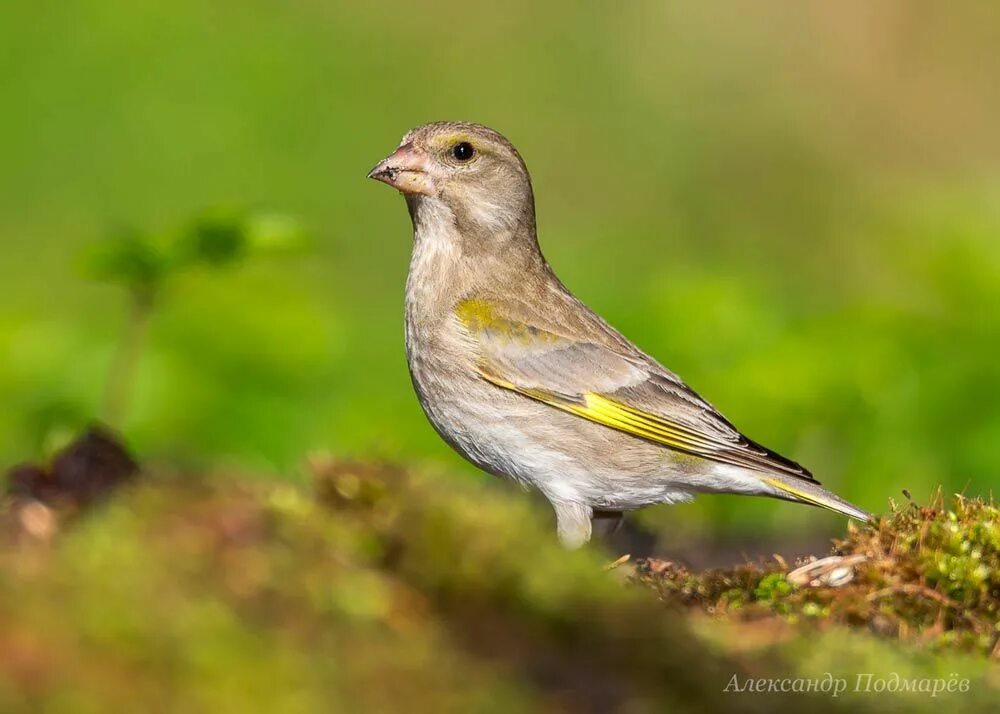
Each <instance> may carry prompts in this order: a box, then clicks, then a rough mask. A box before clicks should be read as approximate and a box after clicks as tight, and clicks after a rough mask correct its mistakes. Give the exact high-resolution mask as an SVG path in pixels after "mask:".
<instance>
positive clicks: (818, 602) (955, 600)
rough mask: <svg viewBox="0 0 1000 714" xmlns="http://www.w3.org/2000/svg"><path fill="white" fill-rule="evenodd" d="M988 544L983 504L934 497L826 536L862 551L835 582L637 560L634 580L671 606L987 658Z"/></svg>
mask: <svg viewBox="0 0 1000 714" xmlns="http://www.w3.org/2000/svg"><path fill="white" fill-rule="evenodd" d="M998 545H1000V513H998V509H997V507H996V506H995V505H994V504H993V503H992V502H990V501H984V500H979V499H966V498H963V497H961V496H956V497H955V498H954V499H953V501H952V502H951V503H950V504H949V506H948V508H945V505H944V502H943V499H942V498H941V497H940V496H939V497H938V498H937V499H935V502H934V503H933V504H932V505H931V506H930V507H920V506H918V505H916V504H912V503H911V504H909V505H907V506H906V507H904V508H901V509H895V510H894V512H893V513H892V514H891V515H890V516H888V517H886V518H884V519H882V521H881V522H880V523H879V524H878V526H873V527H863V528H857V527H853V526H852V529H851V530H850V532H849V534H848V537H847V538H845V539H844V540H840V541H835V542H834V547H833V553H834V554H836V555H840V556H854V555H861V556H865V558H866V560H865V561H864V562H863V563H861V564H860V565H857V566H855V567H854V577H853V579H852V580H851V581H850V582H848V583H846V584H844V585H841V586H839V587H834V586H830V585H821V586H819V587H811V586H806V587H795V586H793V585H792V584H791V583H790V582H789V581H788V579H787V578H786V576H787V574H788V568H786V567H784V566H783V564H782V563H780V562H772V563H761V564H747V565H744V566H740V567H737V568H733V569H729V570H710V571H706V572H704V573H699V574H692V573H690V572H689V571H687V570H686V569H684V568H680V567H678V566H676V565H674V564H672V563H664V562H661V561H644V562H641V563H640V564H639V567H638V571H637V580H638V581H639V582H641V583H643V584H645V585H647V586H649V587H651V588H653V590H654V591H655V592H656V593H657V594H658V595H659V597H660V598H661V600H662V601H663V602H665V603H668V604H671V605H674V606H677V605H680V606H684V607H687V608H697V609H701V610H704V611H706V612H708V613H714V614H718V613H727V612H728V613H734V614H737V615H738V616H739V618H741V619H743V620H744V621H751V620H758V619H759V618H761V617H767V616H781V617H784V618H785V619H790V620H793V621H795V622H805V621H808V622H810V623H812V625H811V626H813V627H818V628H828V627H836V626H842V625H848V626H852V627H855V628H865V629H867V630H869V631H872V632H875V633H878V634H880V635H883V636H887V637H890V638H894V639H900V640H906V641H908V642H911V643H914V644H917V645H919V646H920V647H924V648H927V649H930V650H932V651H945V650H948V651H961V652H968V653H976V654H980V655H992V656H994V657H996V656H1000V644H998V639H1000V629H998V627H997V622H998V619H1000V547H998ZM734 586H735V587H734ZM734 604H738V607H734ZM737 611H738V612H737Z"/></svg>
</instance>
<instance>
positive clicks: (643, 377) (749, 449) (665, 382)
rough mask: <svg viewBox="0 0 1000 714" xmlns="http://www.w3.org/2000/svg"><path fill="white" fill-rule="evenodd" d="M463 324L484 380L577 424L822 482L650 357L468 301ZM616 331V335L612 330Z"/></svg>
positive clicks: (458, 313)
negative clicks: (590, 423)
mask: <svg viewBox="0 0 1000 714" xmlns="http://www.w3.org/2000/svg"><path fill="white" fill-rule="evenodd" d="M456 317H457V319H458V320H459V321H460V322H461V324H462V325H463V327H464V328H465V331H466V332H467V334H468V335H469V337H470V338H471V339H472V341H473V343H474V348H475V349H476V352H477V354H478V369H479V373H480V375H481V376H482V378H483V379H485V380H487V381H489V382H491V383H492V384H494V385H496V386H498V387H501V388H503V389H509V390H512V391H515V392H518V393H520V394H523V395H524V396H526V397H530V398H532V399H536V400H538V401H540V402H544V403H545V404H548V405H550V406H552V407H555V408H557V409H561V410H563V411H566V412H569V413H571V414H575V415H576V416H579V417H582V418H584V419H588V420H590V421H593V422H596V423H598V424H602V425H604V426H607V427H610V428H612V429H617V430H619V431H623V432H625V433H627V434H631V435H632V436H636V437H639V438H642V439H646V440H648V441H651V442H655V443H658V444H662V445H664V446H666V447H669V448H671V449H674V450H676V451H679V452H683V453H686V454H691V455H693V456H699V457H702V458H705V459H708V460H711V461H716V462H719V463H725V464H730V465H734V466H741V467H744V468H749V469H753V470H756V471H762V472H778V473H781V474H787V475H790V476H796V477H799V478H802V479H805V480H808V481H815V479H813V478H812V475H811V474H810V473H809V472H808V471H807V470H806V469H804V468H803V467H801V466H799V465H798V464H797V463H795V462H793V461H790V460H788V459H786V458H784V457H783V456H780V455H778V454H776V453H774V452H772V451H770V450H768V449H766V448H764V447H762V446H760V445H759V444H757V443H755V442H753V441H751V440H750V439H748V438H746V437H745V436H743V435H742V434H740V433H739V432H738V431H737V430H736V428H735V427H733V425H732V424H730V423H729V422H728V421H727V420H726V418H725V417H723V416H722V415H721V414H720V413H719V412H718V411H717V410H716V409H715V408H714V407H712V405H711V404H709V403H708V402H706V401H705V400H704V399H702V398H701V397H699V396H698V395H697V394H696V393H695V392H694V391H693V390H692V389H691V388H690V387H688V386H687V385H685V384H684V383H683V382H681V381H680V379H678V378H677V377H676V376H675V375H673V374H672V373H670V372H668V371H667V370H666V369H664V368H663V367H661V366H660V365H659V364H657V363H656V362H654V361H653V360H652V359H650V358H649V357H647V356H645V355H643V354H642V353H641V352H638V350H636V351H635V353H634V354H630V353H627V352H625V351H624V350H616V349H613V348H612V347H611V346H608V345H600V344H596V343H595V342H588V341H585V340H580V339H577V338H573V337H569V336H566V335H562V334H559V333H557V332H555V331H552V330H550V329H546V328H540V327H538V326H536V325H533V324H530V323H529V322H525V321H524V320H523V319H516V318H510V317H507V316H505V315H504V314H503V313H502V312H500V311H498V309H497V308H496V307H495V306H494V305H492V304H489V303H485V302H482V301H479V300H467V301H465V302H463V303H461V304H460V305H459V307H458V309H457V310H456ZM608 329H610V328H608Z"/></svg>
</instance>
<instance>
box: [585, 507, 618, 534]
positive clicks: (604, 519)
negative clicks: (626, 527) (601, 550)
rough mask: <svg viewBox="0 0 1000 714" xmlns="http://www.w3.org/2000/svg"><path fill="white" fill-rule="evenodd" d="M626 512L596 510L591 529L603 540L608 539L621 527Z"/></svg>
mask: <svg viewBox="0 0 1000 714" xmlns="http://www.w3.org/2000/svg"><path fill="white" fill-rule="evenodd" d="M623 516H624V514H623V513H622V512H621V511H597V510H595V511H594V515H593V517H592V518H591V530H592V531H593V533H594V535H595V536H597V537H598V538H600V539H602V540H607V539H608V538H610V537H611V536H613V535H614V534H615V533H617V532H618V529H619V528H621V525H622V520H623Z"/></svg>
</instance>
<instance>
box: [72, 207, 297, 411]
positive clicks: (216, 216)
mask: <svg viewBox="0 0 1000 714" xmlns="http://www.w3.org/2000/svg"><path fill="white" fill-rule="evenodd" d="M304 238H305V235H304V232H303V230H302V228H301V226H300V225H299V224H298V223H297V222H296V221H295V220H293V219H291V218H289V217H287V216H283V215H278V214H273V213H256V212H247V211H238V210H224V209H214V210H210V211H205V212H203V213H201V214H200V215H198V216H197V217H196V218H195V219H194V220H192V221H190V222H189V223H187V224H186V225H184V226H183V227H182V228H180V229H179V230H176V231H174V232H170V233H165V234H154V233H147V232H144V231H140V230H136V229H131V228H130V229H126V230H120V231H117V232H115V233H113V234H112V235H111V236H110V237H109V238H108V239H106V240H105V241H103V242H102V243H100V244H99V245H97V246H95V247H94V248H93V249H92V250H91V251H90V252H89V253H88V254H87V256H86V260H85V270H86V273H87V275H89V276H90V277H92V278H94V279H97V280H101V281H103V282H107V283H111V284H114V285H118V286H120V287H122V288H123V289H124V290H125V294H126V300H127V305H126V318H125V324H124V326H123V328H122V333H121V337H120V339H119V342H118V347H117V349H116V351H115V356H114V358H113V361H112V363H111V367H110V372H109V375H108V380H107V384H106V386H105V394H104V401H103V406H102V410H101V418H102V420H103V421H104V422H105V423H106V424H108V425H110V426H112V427H119V426H120V425H121V423H122V420H123V419H124V417H125V413H126V411H127V409H128V404H129V401H130V399H131V395H132V388H133V382H134V379H135V373H136V369H137V367H138V364H139V361H140V359H141V356H142V351H143V348H144V345H145V341H146V333H147V330H148V327H149V323H150V320H151V318H152V316H153V313H154V311H155V309H156V306H157V305H158V304H159V302H160V300H161V298H162V295H163V292H164V288H165V286H166V284H167V283H168V282H169V281H170V280H171V278H173V277H174V276H176V275H177V274H178V273H181V272H183V271H185V270H190V269H196V268H208V269H212V270H223V269H226V268H231V267H235V266H237V265H239V264H241V263H242V262H243V261H244V260H246V259H247V258H249V257H251V256H254V255H260V254H266V253H278V252H289V251H293V250H296V249H298V248H299V247H301V245H302V244H303V243H304Z"/></svg>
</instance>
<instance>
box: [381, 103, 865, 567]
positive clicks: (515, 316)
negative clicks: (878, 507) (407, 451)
mask: <svg viewBox="0 0 1000 714" xmlns="http://www.w3.org/2000/svg"><path fill="white" fill-rule="evenodd" d="M368 178H371V179H375V180H377V181H381V182H383V183H385V184H388V185H389V186H392V187H394V188H395V189H397V190H398V191H399V192H401V193H402V194H403V196H404V198H405V200H406V206H407V209H408V211H409V215H410V219H411V222H412V226H413V244H412V251H411V255H410V264H409V273H408V276H407V280H406V296H405V311H404V312H405V320H404V322H405V348H406V357H407V365H408V367H409V371H410V376H411V379H412V382H413V386H414V389H415V391H416V394H417V397H418V399H419V402H420V405H421V406H422V408H423V410H424V412H425V414H426V416H427V418H428V420H429V421H430V423H431V425H432V426H433V427H434V429H435V430H436V431H437V433H438V434H439V435H440V436H441V438H442V439H443V440H444V441H445V442H447V443H448V444H449V445H450V446H451V447H453V448H454V449H455V450H456V451H457V452H458V453H459V454H461V455H462V456H463V457H464V458H465V459H467V460H468V461H470V462H471V463H472V464H474V465H475V466H477V467H479V468H480V469H482V470H484V471H486V472H488V473H491V474H493V475H496V476H500V477H504V478H507V479H511V480H513V481H515V482H517V483H519V484H521V485H522V486H525V487H528V488H534V489H537V490H538V491H540V492H541V493H542V494H543V495H544V496H545V498H546V499H548V501H549V502H550V503H551V505H552V507H553V509H554V510H555V516H556V531H557V535H558V539H559V541H560V542H561V543H562V544H563V545H564V546H565V547H567V548H570V549H573V548H578V547H580V546H582V545H584V544H585V543H587V542H588V541H589V540H590V539H591V536H592V533H594V532H597V531H599V532H608V531H613V530H614V529H615V528H616V527H617V525H618V524H619V523H620V522H621V519H622V516H623V514H624V513H626V512H629V511H633V510H636V509H638V508H642V507H644V506H650V505H655V504H661V503H679V502H686V501H690V500H692V499H693V498H694V497H695V496H696V495H698V494H703V493H730V494H745V495H759V496H768V497H773V498H778V499H784V500H787V501H794V502H799V503H806V504H811V505H814V506H820V507H823V508H826V509H830V510H832V511H836V512H838V513H840V514H843V515H846V516H849V517H851V518H855V519H858V520H860V521H872V520H873V517H872V516H871V515H870V514H869V513H867V512H866V511H864V510H862V509H861V508H859V507H857V506H854V505H852V504H851V503H849V502H847V501H845V500H844V499H842V498H840V497H839V496H837V495H835V494H834V493H832V492H830V491H828V490H827V489H825V488H823V487H822V486H820V484H819V482H818V481H817V480H816V479H815V478H814V477H813V476H812V474H811V473H810V472H809V471H807V470H806V469H805V468H803V467H802V466H800V465H799V464H798V463H796V462H794V461H792V460H790V459H788V458H785V457H784V456H781V455H779V454H777V453H776V452H774V451H771V450H770V449H767V448H765V447H764V446H761V445H760V444H758V443H757V442H755V441H753V440H751V439H749V438H747V437H746V436H744V435H743V434H742V433H740V432H739V431H738V430H737V429H736V427H735V426H733V424H732V423H730V422H729V420H727V419H726V418H725V417H724V416H723V415H722V414H721V413H720V412H719V411H718V410H717V409H716V408H715V407H713V406H712V405H711V404H709V403H708V402H707V401H705V400H704V399H703V398H702V397H700V396H699V395H698V394H697V393H695V391H694V390H692V389H691V388H690V387H689V386H687V384H685V383H684V382H683V381H682V380H681V378H680V377H678V376H677V375H676V374H674V373H673V372H671V371H670V370H668V369H667V368H666V367H664V366H662V365H661V364H660V363H659V362H657V361H656V360H655V359H653V357H651V356H650V355H648V354H646V353H645V352H643V351H642V350H640V349H639V348H638V347H636V346H635V345H634V344H633V343H632V342H631V341H629V340H628V339H627V338H626V337H625V336H624V335H622V334H621V333H620V332H618V331H617V330H615V329H614V328H613V327H611V326H610V325H609V324H608V323H607V322H606V321H605V320H604V319H602V318H601V317H600V316H598V315H597V314H596V313H595V312H594V311H593V310H591V309H590V308H588V307H587V306H586V305H584V304H583V303H582V302H581V301H580V300H578V299H577V298H576V297H575V296H574V295H573V294H572V293H571V292H570V291H569V289H568V288H567V287H566V286H565V285H564V284H563V283H562V281H560V279H559V278H558V277H556V274H555V272H554V271H553V269H552V268H551V266H550V265H549V263H548V261H547V260H546V259H545V257H544V256H543V254H542V251H541V249H540V247H539V244H538V238H537V233H536V224H535V199H534V192H533V189H532V185H531V178H530V176H529V174H528V169H527V167H526V165H525V162H524V160H523V159H522V158H521V155H520V154H519V153H518V151H517V149H516V148H515V147H514V145H513V144H512V143H511V142H510V141H508V140H507V139H506V138H505V137H504V136H502V135H501V134H500V133H498V132H497V131H494V130H493V129H490V128H488V127H486V126H483V125H481V124H475V123H469V122H458V121H447V122H434V123H429V124H424V125H422V126H419V127H417V128H415V129H413V130H411V131H410V132H408V133H407V134H406V135H405V136H404V137H403V139H402V141H401V142H400V144H399V145H398V147H397V148H396V150H395V151H394V152H392V153H391V154H390V155H389V156H388V157H386V158H385V159H383V160H382V161H380V162H379V163H378V164H377V165H376V166H375V167H374V168H373V169H372V170H371V171H370V172H369V174H368Z"/></svg>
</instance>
